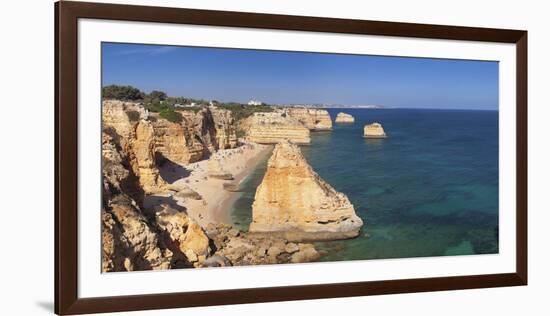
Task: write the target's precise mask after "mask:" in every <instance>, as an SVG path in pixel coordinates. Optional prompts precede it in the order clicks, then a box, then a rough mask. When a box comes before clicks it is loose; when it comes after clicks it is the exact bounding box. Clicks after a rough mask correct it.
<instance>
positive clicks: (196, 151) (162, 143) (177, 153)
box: [151, 114, 204, 164]
mask: <svg viewBox="0 0 550 316" xmlns="http://www.w3.org/2000/svg"><path fill="white" fill-rule="evenodd" d="M151 117H152V118H154V119H153V120H152V121H153V123H152V124H153V129H154V132H155V152H156V154H157V159H158V160H159V163H163V158H164V159H169V160H170V161H173V162H175V163H179V164H187V163H190V162H195V161H198V160H200V159H202V157H203V154H204V146H203V144H202V142H200V141H199V140H197V138H196V137H195V131H194V129H193V127H192V126H191V125H190V124H187V121H184V122H183V123H174V122H170V121H168V120H166V119H163V118H161V117H159V116H158V114H151Z"/></svg>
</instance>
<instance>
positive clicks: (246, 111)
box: [218, 102, 273, 121]
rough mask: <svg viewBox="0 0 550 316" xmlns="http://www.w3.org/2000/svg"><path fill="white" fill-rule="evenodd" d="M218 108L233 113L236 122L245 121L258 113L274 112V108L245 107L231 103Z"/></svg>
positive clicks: (265, 106)
mask: <svg viewBox="0 0 550 316" xmlns="http://www.w3.org/2000/svg"><path fill="white" fill-rule="evenodd" d="M218 107H219V108H221V109H226V110H229V111H231V113H232V114H233V117H234V118H235V120H236V121H238V120H241V119H245V118H247V117H249V116H250V115H252V114H254V113H256V112H273V108H272V107H271V106H267V105H244V104H240V103H234V102H230V103H222V104H220V105H219V106H218Z"/></svg>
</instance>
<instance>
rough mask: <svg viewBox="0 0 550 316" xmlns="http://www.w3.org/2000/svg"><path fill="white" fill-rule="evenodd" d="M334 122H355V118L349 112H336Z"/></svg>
mask: <svg viewBox="0 0 550 316" xmlns="http://www.w3.org/2000/svg"><path fill="white" fill-rule="evenodd" d="M335 122H336V123H355V118H354V117H353V116H352V115H351V114H347V113H344V112H340V113H338V115H336V120H335Z"/></svg>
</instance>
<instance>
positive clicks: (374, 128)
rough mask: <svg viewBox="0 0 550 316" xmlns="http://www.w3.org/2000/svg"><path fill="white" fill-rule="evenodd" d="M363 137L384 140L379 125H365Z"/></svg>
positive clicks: (384, 135) (384, 136) (384, 134)
mask: <svg viewBox="0 0 550 316" xmlns="http://www.w3.org/2000/svg"><path fill="white" fill-rule="evenodd" d="M363 137H365V138H386V133H385V132H384V128H383V127H382V124H380V123H376V122H375V123H372V124H369V125H365V127H364V129H363Z"/></svg>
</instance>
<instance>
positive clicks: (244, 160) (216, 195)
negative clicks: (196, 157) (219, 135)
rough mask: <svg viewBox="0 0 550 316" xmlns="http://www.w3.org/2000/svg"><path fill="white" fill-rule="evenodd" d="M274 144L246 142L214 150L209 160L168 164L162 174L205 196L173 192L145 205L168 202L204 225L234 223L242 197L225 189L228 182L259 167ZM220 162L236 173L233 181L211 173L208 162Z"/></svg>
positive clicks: (149, 198)
mask: <svg viewBox="0 0 550 316" xmlns="http://www.w3.org/2000/svg"><path fill="white" fill-rule="evenodd" d="M272 149H273V146H270V145H260V144H256V143H245V144H243V145H242V146H239V147H237V148H232V149H223V150H219V151H217V152H216V153H214V154H213V155H212V156H211V157H210V158H209V159H208V160H202V161H198V162H195V163H191V164H188V165H185V166H180V165H177V166H175V167H174V165H170V166H164V167H163V168H164V169H163V170H162V171H161V174H165V175H168V178H170V179H177V180H175V181H173V182H172V183H171V184H172V185H173V186H178V185H182V184H183V185H186V186H188V187H189V188H191V189H192V190H193V191H196V192H197V193H198V194H200V195H201V197H202V198H201V199H193V198H190V197H178V196H176V195H175V194H174V193H173V192H170V193H166V194H158V195H151V196H148V197H146V200H145V207H152V206H154V205H159V204H162V203H166V204H169V205H171V206H172V207H174V208H176V209H179V210H181V211H185V212H187V214H188V215H189V216H191V217H192V218H193V219H195V220H196V221H197V222H198V223H199V224H200V225H201V226H203V227H206V225H208V224H209V223H219V222H223V223H231V214H230V211H231V206H232V204H233V203H234V202H235V201H236V199H237V198H238V197H239V192H231V191H227V190H226V189H224V187H223V186H224V184H234V185H236V186H239V185H240V183H241V182H242V181H243V180H244V179H246V177H247V176H248V175H249V174H250V173H251V172H252V171H253V170H254V168H256V166H257V165H258V163H259V162H260V161H262V159H263V158H265V157H266V156H267V155H268V154H270V153H271V151H272ZM210 159H216V160H219V161H220V164H221V166H222V167H223V170H224V171H226V172H228V173H231V174H232V175H233V179H232V180H222V179H216V178H213V177H209V176H208V161H209V160H210Z"/></svg>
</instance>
